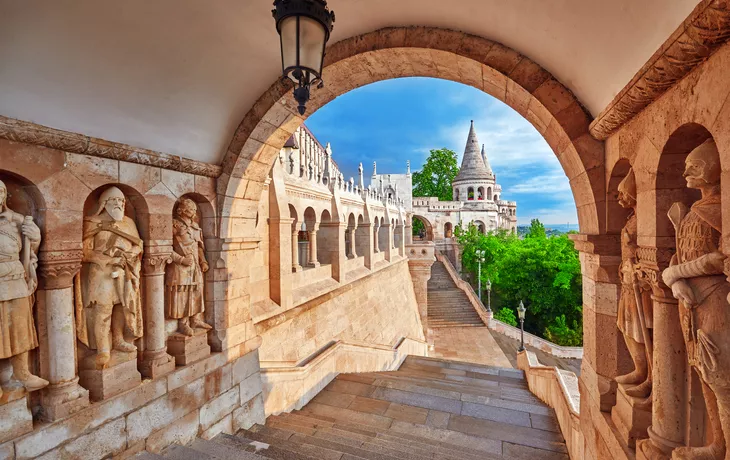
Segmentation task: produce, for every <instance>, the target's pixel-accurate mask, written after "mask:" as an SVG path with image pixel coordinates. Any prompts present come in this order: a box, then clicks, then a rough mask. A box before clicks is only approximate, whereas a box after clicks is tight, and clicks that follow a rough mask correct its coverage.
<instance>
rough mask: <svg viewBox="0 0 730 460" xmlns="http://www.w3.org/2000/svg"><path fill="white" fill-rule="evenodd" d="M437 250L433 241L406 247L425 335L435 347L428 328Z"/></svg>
mask: <svg viewBox="0 0 730 460" xmlns="http://www.w3.org/2000/svg"><path fill="white" fill-rule="evenodd" d="M435 248H436V246H435V245H434V243H433V242H432V241H429V242H427V243H421V244H410V245H408V246H406V253H407V254H408V270H409V271H410V273H411V280H412V281H413V290H414V292H415V294H416V303H417V304H418V313H419V316H420V318H421V324H422V326H423V335H424V337H425V338H426V341H427V342H428V343H429V345H430V346H432V345H433V338H432V337H431V333H430V330H429V328H428V280H429V279H431V265H433V263H434V262H435V261H436V257H435V255H434V251H435Z"/></svg>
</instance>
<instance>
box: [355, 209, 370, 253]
mask: <svg viewBox="0 0 730 460" xmlns="http://www.w3.org/2000/svg"><path fill="white" fill-rule="evenodd" d="M355 250H356V251H357V255H358V256H359V257H363V256H364V254H366V253H368V252H369V251H370V226H369V225H366V224H365V218H364V217H363V215H362V214H360V215H358V216H357V230H356V231H355Z"/></svg>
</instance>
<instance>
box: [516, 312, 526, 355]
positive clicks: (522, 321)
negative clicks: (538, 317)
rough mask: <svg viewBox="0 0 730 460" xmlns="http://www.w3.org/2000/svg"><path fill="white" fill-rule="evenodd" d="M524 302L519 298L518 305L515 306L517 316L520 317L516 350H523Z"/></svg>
mask: <svg viewBox="0 0 730 460" xmlns="http://www.w3.org/2000/svg"><path fill="white" fill-rule="evenodd" d="M526 311H527V309H526V308H525V304H524V303H522V301H521V300H520V306H519V307H517V316H519V317H520V349H519V350H518V351H525V312H526Z"/></svg>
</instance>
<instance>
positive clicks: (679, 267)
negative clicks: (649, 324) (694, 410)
mask: <svg viewBox="0 0 730 460" xmlns="http://www.w3.org/2000/svg"><path fill="white" fill-rule="evenodd" d="M684 177H685V179H686V180H687V187H689V188H694V189H699V190H700V192H701V193H702V197H701V198H700V199H699V200H698V201H696V202H695V203H694V204H692V208H691V209H689V210H688V209H687V208H686V206H684V205H683V204H682V203H675V204H674V205H673V206H672V208H671V209H670V210H669V218H670V220H671V221H672V223H673V224H674V226H675V229H676V238H677V252H676V254H675V255H674V256H673V257H672V261H671V263H670V266H669V267H668V268H667V269H666V270H664V272H663V273H662V279H663V280H664V283H665V284H666V285H667V286H669V287H670V288H671V289H672V294H673V295H674V297H675V298H676V299H677V300H679V318H680V321H681V326H682V332H683V335H684V341H685V345H686V348H687V357H688V360H689V364H690V366H691V367H692V368H693V369H695V370H696V371H697V373H698V375H699V377H700V380H701V381H702V394H703V396H704V399H705V405H706V407H707V415H708V419H709V428H710V429H711V430H712V434H711V439H712V441H711V443H710V444H708V445H706V446H703V447H680V448H677V449H675V450H674V452H673V454H672V458H674V459H724V458H727V457H726V445H727V443H728V438H729V437H730V333H729V332H730V330H729V329H728V328H729V327H730V308H728V304H727V296H728V293H730V284H728V283H727V280H726V279H725V276H723V264H724V261H725V256H724V255H723V253H722V251H721V233H722V212H721V205H720V158H719V154H718V151H717V146H716V145H715V141H714V140H712V139H709V140H707V141H705V142H704V143H703V144H701V145H700V146H699V147H697V148H696V149H694V150H693V151H692V152H691V153H690V154H689V155H688V156H687V159H686V161H685V171H684ZM657 352H660V351H657ZM662 397H671V395H662Z"/></svg>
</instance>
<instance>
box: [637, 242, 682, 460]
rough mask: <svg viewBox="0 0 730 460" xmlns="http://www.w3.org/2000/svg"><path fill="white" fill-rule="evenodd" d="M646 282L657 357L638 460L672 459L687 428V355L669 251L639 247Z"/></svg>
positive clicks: (640, 267)
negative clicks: (667, 275) (667, 278)
mask: <svg viewBox="0 0 730 460" xmlns="http://www.w3.org/2000/svg"><path fill="white" fill-rule="evenodd" d="M639 257H640V262H639V270H640V272H641V273H642V281H645V282H648V283H649V284H650V285H651V289H652V296H651V298H652V301H653V303H654V356H653V363H652V380H653V389H652V420H651V426H650V427H649V429H648V430H647V431H648V434H649V439H645V440H641V441H638V442H637V444H636V458H637V459H668V458H670V457H671V455H672V450H674V448H675V447H679V446H681V445H684V440H685V432H686V427H687V423H686V422H687V417H686V415H687V414H686V406H687V398H686V379H687V353H686V350H685V345H684V338H683V336H682V329H681V324H680V320H679V305H678V301H677V300H676V299H675V298H674V297H673V296H672V291H671V290H670V289H669V288H668V287H667V286H666V285H665V284H664V283H663V282H662V277H661V272H662V270H663V269H664V268H666V267H667V266H668V265H669V258H670V252H669V250H667V249H659V250H657V249H656V248H639Z"/></svg>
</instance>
